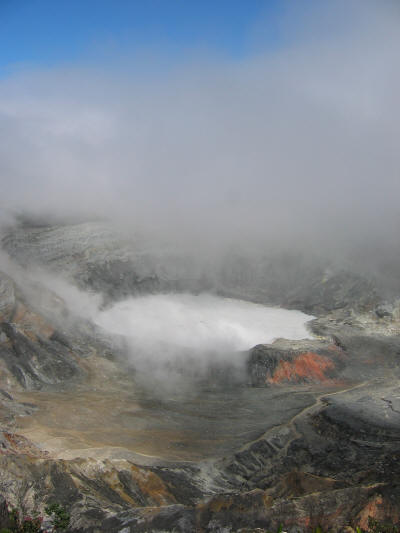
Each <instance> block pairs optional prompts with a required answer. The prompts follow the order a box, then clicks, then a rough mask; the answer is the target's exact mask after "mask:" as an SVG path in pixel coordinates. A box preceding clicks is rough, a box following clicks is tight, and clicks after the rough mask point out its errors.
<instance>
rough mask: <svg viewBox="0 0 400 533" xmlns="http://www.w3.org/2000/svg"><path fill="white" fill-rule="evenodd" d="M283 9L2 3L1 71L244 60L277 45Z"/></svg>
mask: <svg viewBox="0 0 400 533" xmlns="http://www.w3.org/2000/svg"><path fill="white" fill-rule="evenodd" d="M283 5H284V3H283V2H282V1H279V0H0V68H1V69H2V70H3V74H4V73H5V72H4V71H5V70H9V69H13V68H18V67H25V66H27V65H28V66H33V67H35V66H38V65H39V66H42V65H43V66H53V65H55V64H60V63H75V62H77V61H89V62H94V61H102V60H104V59H106V58H107V57H109V56H110V54H111V55H115V56H117V55H118V54H120V53H123V54H125V53H136V52H139V53H140V52H141V51H148V50H154V51H155V52H162V54H163V55H164V56H167V57H168V58H170V59H171V60H172V61H173V60H176V59H179V57H180V56H181V55H182V54H183V53H185V52H186V51H188V50H190V51H192V50H195V51H196V50H198V51H202V50H206V51H212V52H213V53H217V54H221V55H225V56H228V57H233V58H238V57H243V56H245V55H246V54H248V53H249V52H250V51H251V50H252V49H253V48H254V46H256V43H257V40H260V39H261V40H262V41H263V43H265V41H267V43H270V44H271V45H272V44H274V43H276V42H277V40H278V39H279V35H278V33H279V32H278V23H277V22H278V20H279V17H280V14H281V11H282V9H283ZM261 20H262V21H263V24H262V32H260V28H259V24H260V21H261ZM257 30H258V33H257ZM260 33H262V35H260Z"/></svg>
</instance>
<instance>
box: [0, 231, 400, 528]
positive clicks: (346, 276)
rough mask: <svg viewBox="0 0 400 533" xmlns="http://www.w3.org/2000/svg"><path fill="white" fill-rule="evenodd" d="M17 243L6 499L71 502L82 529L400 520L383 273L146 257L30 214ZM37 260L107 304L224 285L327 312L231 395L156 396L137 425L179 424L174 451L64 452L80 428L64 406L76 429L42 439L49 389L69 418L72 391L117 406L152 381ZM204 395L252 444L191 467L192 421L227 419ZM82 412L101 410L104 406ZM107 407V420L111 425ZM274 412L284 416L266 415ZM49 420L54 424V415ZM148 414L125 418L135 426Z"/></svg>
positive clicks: (4, 451)
mask: <svg viewBox="0 0 400 533" xmlns="http://www.w3.org/2000/svg"><path fill="white" fill-rule="evenodd" d="M3 249H4V250H5V251H6V252H7V253H8V254H9V256H10V257H11V258H12V261H13V262H11V263H10V262H6V263H5V264H6V265H7V268H6V270H7V274H5V273H1V274H0V380H1V381H0V423H1V433H0V462H1V469H0V493H1V494H2V495H3V496H4V497H5V498H6V499H7V500H8V501H10V502H11V503H12V504H13V505H16V506H18V507H19V508H21V509H23V510H24V512H31V511H32V510H34V509H37V510H43V508H44V506H45V505H46V503H48V502H51V501H56V502H58V503H61V504H62V505H64V506H65V507H66V508H67V509H68V511H69V512H70V514H71V525H70V531H75V532H78V531H79V532H82V533H83V532H93V533H94V532H95V531H107V532H122V531H123V532H124V533H128V532H130V531H132V532H133V531H135V532H136V531H185V532H191V531H204V532H205V531H227V532H228V531H250V530H254V529H255V528H261V529H265V530H267V529H271V530H273V529H274V528H276V527H277V526H278V525H279V524H281V523H282V524H283V525H284V527H285V530H286V531H292V532H294V531H308V529H309V528H312V527H316V525H318V524H320V525H322V526H323V527H324V528H330V529H332V530H334V531H341V530H343V528H344V526H345V525H348V524H352V525H358V524H359V525H361V526H362V527H365V526H366V522H367V518H368V515H372V516H375V517H377V518H378V519H382V520H389V521H392V522H394V523H399V522H400V505H399V503H398V502H399V501H400V500H399V488H398V481H397V480H398V478H399V474H400V472H399V466H398V465H399V464H400V463H399V454H400V406H399V405H398V403H399V399H398V398H399V397H400V390H399V387H398V377H399V370H400V366H399V358H400V314H399V309H398V306H397V304H396V303H395V302H394V301H393V302H389V303H385V302H383V301H382V298H380V297H379V292H378V291H377V289H376V288H375V286H374V285H373V284H372V282H371V281H369V280H364V279H363V278H362V277H360V276H359V275H356V274H354V273H348V272H346V271H344V270H342V269H339V270H331V271H329V270H327V269H326V265H322V264H318V265H317V266H314V267H312V268H311V267H310V268H307V265H306V263H304V264H302V266H301V268H299V269H298V271H295V270H293V261H290V260H287V258H286V260H285V261H283V259H282V257H278V258H270V259H268V261H267V260H263V261H262V262H261V263H257V264H256V265H255V266H254V265H253V267H252V268H248V265H247V263H246V260H245V259H243V262H242V263H243V264H242V265H241V266H240V264H239V263H238V262H236V263H235V264H230V263H229V261H227V262H226V263H222V264H219V266H218V268H217V269H215V270H213V271H208V270H207V268H206V266H205V265H194V261H193V258H190V257H189V258H184V257H182V254H177V253H171V252H168V253H167V252H165V253H161V252H160V251H159V250H157V251H154V250H149V249H146V248H144V247H143V246H142V245H140V243H139V244H138V243H135V242H133V241H132V240H131V239H127V238H126V236H124V237H121V236H120V235H118V234H117V235H116V234H115V232H114V230H111V229H110V228H109V227H108V226H107V225H106V224H104V223H98V222H96V223H85V224H79V225H67V226H61V225H59V226H46V225H39V226H34V227H33V226H32V225H26V224H23V225H20V226H18V227H14V228H10V229H8V231H7V233H6V234H5V235H4V237H3ZM10 264H11V265H15V268H14V271H13V268H11V269H10ZM17 265H19V266H17ZM32 265H35V266H36V267H38V266H40V267H41V268H45V269H46V271H47V272H53V273H56V274H57V275H63V276H66V277H67V278H68V279H70V280H74V281H75V282H76V283H77V284H78V285H79V286H80V287H81V288H85V289H86V290H87V289H90V290H91V291H92V292H97V293H99V294H100V295H101V296H102V297H103V298H104V302H106V303H107V302H109V301H116V300H118V299H121V298H123V297H125V296H127V295H128V294H135V293H137V292H146V291H152V292H157V291H160V290H171V289H173V290H179V289H185V290H193V291H198V290H201V289H202V288H207V289H208V290H214V291H215V292H219V293H222V294H228V295H232V296H238V295H240V296H242V297H245V298H247V299H249V300H254V301H261V302H266V303H274V304H280V305H282V306H287V307H294V308H299V309H304V310H307V311H308V312H312V313H313V314H314V315H315V316H316V319H315V320H314V321H313V322H312V323H311V325H310V327H311V329H312V331H313V333H314V335H315V339H314V340H308V341H287V340H284V339H279V340H277V341H275V342H274V343H272V344H270V345H258V346H256V347H254V348H253V349H252V350H251V351H250V352H249V354H243V357H245V358H246V361H247V378H246V379H245V381H244V382H243V383H235V384H234V388H233V389H232V384H230V389H229V390H228V389H226V390H225V388H224V387H225V384H222V385H221V386H222V387H223V395H222V396H221V398H222V399H223V403H215V404H213V403H212V402H211V401H210V399H209V398H210V397H209V396H205V395H203V393H201V392H200V393H199V396H198V397H196V398H195V400H193V401H192V400H191V401H190V402H189V401H188V400H187V398H186V400H185V399H183V400H179V401H177V400H176V399H174V400H173V401H172V400H171V401H170V402H169V403H168V402H166V401H161V400H160V401H159V400H157V401H156V400H153V399H151V398H150V399H149V398H148V396H146V400H145V401H146V402H148V405H149V409H148V410H140V409H139V407H140V406H139V407H135V409H136V411H135V412H136V413H139V416H137V418H135V420H136V422H135V423H137V424H139V425H140V420H142V424H143V430H141V431H149V427H150V426H149V420H150V418H153V419H154V417H158V419H159V420H161V421H163V424H164V425H163V426H162V431H161V430H160V431H159V432H158V433H155V432H153V433H151V435H150V438H151V439H160V438H161V439H165V441H163V442H165V446H166V445H167V442H170V443H173V445H174V446H175V447H176V448H175V453H176V457H177V459H175V460H173V459H171V458H167V457H166V456H165V457H162V456H161V455H160V456H157V457H148V456H145V455H144V454H142V455H140V454H136V455H135V454H134V453H132V451H129V449H128V448H129V447H126V448H124V447H123V446H122V447H116V446H114V447H113V446H108V448H106V447H104V446H102V447H101V446H98V447H96V446H94V445H92V448H90V446H91V445H90V444H88V445H87V446H86V448H85V453H81V452H82V450H78V452H77V455H76V454H75V455H74V454H73V455H74V456H73V455H71V456H65V455H64V456H63V457H64V458H61V455H60V453H59V452H58V451H57V450H58V449H59V443H60V441H61V440H62V439H64V441H65V439H67V437H68V438H70V439H73V438H75V439H76V438H77V428H76V427H70V426H69V425H68V424H69V423H70V422H69V420H72V419H73V418H71V417H70V416H66V415H65V417H64V420H65V425H66V428H65V430H64V431H63V432H61V430H60V429H57V431H55V430H54V431H55V432H54V433H53V434H51V435H50V434H49V433H48V432H49V427H50V425H49V426H46V425H45V424H44V422H43V421H42V422H40V424H41V426H40V427H39V426H37V427H36V429H35V431H36V432H34V431H31V433H29V436H30V438H28V437H27V436H24V434H23V433H24V428H25V430H26V427H27V425H26V424H25V426H24V424H23V421H24V420H31V419H32V420H33V419H35V416H36V414H37V412H38V410H42V411H43V406H45V405H46V403H45V400H44V398H50V400H46V401H51V402H54V403H57V402H59V403H60V406H61V407H60V409H59V410H57V411H54V412H57V415H56V416H57V418H58V423H59V418H60V417H62V409H63V408H64V407H63V406H64V405H67V406H69V409H71V410H72V409H75V408H78V407H77V405H75V406H74V403H73V402H68V401H67V402H66V403H65V401H64V403H62V398H64V399H65V398H71V397H73V396H76V397H77V398H78V399H79V402H81V401H82V402H87V398H89V394H90V395H92V396H90V397H93V398H95V400H94V401H95V402H97V403H98V404H99V405H100V406H103V405H108V404H107V403H104V402H106V399H107V398H108V397H109V396H110V395H111V396H110V397H112V398H113V401H114V398H116V397H117V396H118V394H119V395H123V394H125V393H124V390H125V389H124V387H128V388H129V387H137V383H136V381H135V379H136V378H135V369H134V368H132V366H131V365H130V364H128V362H127V359H126V346H125V344H124V340H123V339H121V338H117V337H113V338H109V337H108V336H107V335H105V334H104V332H102V331H100V330H99V329H98V328H96V327H95V326H94V325H93V324H91V323H90V321H88V320H85V319H84V318H82V315H81V316H75V315H74V314H73V313H71V310H70V309H69V308H68V306H67V305H66V304H65V302H63V300H62V299H61V298H60V297H59V296H57V295H56V294H54V292H52V291H51V290H49V289H48V288H46V287H45V286H44V285H43V284H42V283H41V282H40V281H37V280H36V281H35V280H32V279H31V280H29V279H28V278H27V279H25V278H24V275H23V272H24V270H23V268H25V267H27V266H29V267H30V269H31V270H32ZM279 265H280V267H281V268H278V266H279ZM18 269H22V270H18ZM21 273H22V274H21ZM285 279H286V280H287V282H286V283H285V282H284V280H285ZM114 392H115V395H116V396H115V395H113V394H114ZM147 394H148V392H147ZM218 394H219V393H218ZM240 395H242V396H240ZM235 396H237V397H238V398H242V397H243V398H245V400H244V401H246V402H249V401H250V400H249V398H250V399H251V404H248V403H246V404H245V406H246V409H247V414H246V409H244V411H243V413H241V412H240V413H239V414H238V416H237V417H236V419H235V417H234V415H233V413H230V412H229V409H228V408H227V406H228V405H230V406H234V409H235V410H238V409H239V406H238V404H237V403H235V402H234V399H235V398H234V397H235ZM124 397H126V398H128V396H124ZM27 398H29V401H28V400H27ZM57 398H58V399H57ZM240 401H241V400H240ZM102 402H103V403H102ZM143 402H144V400H143V398H142V400H141V408H142V407H143ZM179 402H181V403H179ZM204 402H210V403H209V404H208V416H209V418H210V419H212V418H213V417H215V419H216V420H217V426H221V427H222V426H223V422H222V421H223V419H226V422H225V423H226V424H227V425H226V427H230V426H232V425H234V424H238V425H237V426H235V425H234V428H237V432H238V433H243V437H242V438H241V440H240V442H239V441H234V440H231V441H229V442H232V443H233V444H232V445H231V448H227V447H225V448H224V452H223V453H222V452H221V453H216V454H211V456H210V455H206V454H205V453H204V451H201V450H200V451H199V454H200V455H199V458H197V459H195V460H194V459H191V460H190V461H189V460H186V461H185V460H183V459H182V458H183V457H184V452H185V446H186V445H187V443H186V441H185V438H186V437H184V435H185V434H186V436H187V434H188V433H187V432H188V427H189V426H190V424H191V422H190V421H191V420H196V416H199V414H200V413H202V414H201V417H202V418H201V419H200V418H198V424H199V425H201V424H205V425H201V430H202V428H203V427H211V426H210V421H208V422H202V421H201V420H206V418H207V417H206V415H205V412H203V411H201V409H200V408H199V407H198V404H201V403H203V404H204ZM266 402H270V404H268V403H267V404H266ZM274 402H275V403H276V407H274ZM139 403H140V402H139ZM239 403H240V402H239ZM47 405H48V404H47ZM113 405H114V404H113ZM211 405H214V406H215V407H213V409H215V410H219V411H222V417H221V413H219V414H218V413H217V411H215V412H213V411H212V410H211V411H210V409H211V407H210V406H211ZM224 405H225V410H226V411H223V410H224V407H223V406H224ZM248 405H251V408H250V407H247V406H248ZM278 407H279V409H281V410H279V409H278ZM82 408H83V411H82V412H83V413H84V412H85V409H86V413H93V412H94V411H90V410H89V404H88V403H86V404H85V405H83V406H82ZM101 409H102V407H100V411H99V412H98V417H99V422H98V423H99V425H101V424H102V423H103V424H104V421H105V420H108V419H107V417H106V415H105V414H104V416H103V417H102V415H101ZM231 409H232V407H231ZM263 409H266V411H263ZM274 409H276V413H277V414H276V415H275V416H276V418H275V419H270V420H272V422H270V423H267V419H268V414H267V411H271V412H272V411H273V410H274ZM190 410H192V412H189V411H190ZM125 411H126V409H125ZM47 412H48V417H49V419H50V418H51V416H53V415H52V414H51V413H52V412H53V411H52V410H50V409H48V411H47ZM256 412H258V413H260V415H259V416H258V418H254V421H252V417H253V415H254V413H256ZM193 413H194V415H193ZM264 413H265V414H264ZM283 413H285V415H284V414H283ZM77 416H81V417H82V416H85V415H82V414H79V415H77ZM90 416H92V414H90ZM131 416H132V413H131V412H128V413H126V412H125V413H124V417H121V418H119V419H118V420H121V434H122V433H123V431H124V430H125V429H124V425H125V424H126V423H127V422H126V420H127V417H128V418H129V417H131ZM135 416H136V415H135ZM218 416H219V417H220V418H218ZM190 417H194V418H190ZM264 417H265V422H264ZM246 418H248V419H249V420H246ZM21 421H22V422H21ZM50 422H51V421H50V420H49V423H50ZM244 423H246V424H247V425H246V426H244V425H243V424H244ZM36 424H37V423H36ZM179 424H182V428H180V427H178V426H179ZM207 424H208V425H207ZM252 424H253V425H252ZM59 425H60V424H59ZM88 425H89V424H88ZM160 427H161V426H160ZM178 429H179V432H180V433H179V435H180V436H179V439H175V440H174V437H173V436H172V437H171V434H172V433H173V432H174V431H175V432H177V431H178ZM181 429H182V431H181ZM222 430H223V431H222V432H221V433H218V432H217V433H215V434H214V437H213V438H214V441H213V440H212V438H211V437H209V446H211V445H214V444H213V442H215V440H216V439H217V437H215V435H217V436H218V439H219V440H221V441H223V440H224V438H223V432H224V431H225V430H224V429H223V427H222ZM19 431H20V432H19ZM26 431H27V430H26ZM112 431H113V432H115V428H114V427H113V428H112ZM185 431H186V433H185ZM46 432H47V433H48V435H47V440H46V438H45V435H46ZM168 432H169V436H168ZM38 435H39V436H40V438H39V437H37V436H38ZM49 435H50V436H49ZM81 435H83V430H82V431H81ZM35 436H36V437H37V438H36V437H35ZM34 437H35V438H34ZM50 437H51V438H50ZM89 437H90V436H89V435H88V432H87V431H86V433H85V439H86V440H87V442H90V438H89ZM196 438H197V437H196ZM187 439H188V440H187V442H189V441H190V439H189V437H187ZM192 440H193V439H192ZM226 440H227V441H228V440H229V439H228V437H226ZM67 442H72V440H71V441H68V439H67ZM234 447H236V448H235V449H233V448H234ZM159 449H160V450H162V446H160V447H159ZM215 449H219V448H218V447H216V448H215ZM201 454H203V459H202V458H201ZM149 455H150V454H149ZM179 457H181V459H179ZM0 514H1V513H0ZM3 514H4V513H3Z"/></svg>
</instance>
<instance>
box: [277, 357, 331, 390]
mask: <svg viewBox="0 0 400 533" xmlns="http://www.w3.org/2000/svg"><path fill="white" fill-rule="evenodd" d="M334 367H335V365H334V363H333V361H331V360H330V359H328V358H327V357H325V356H323V355H319V354H317V353H314V352H306V353H302V354H300V355H298V356H297V357H295V358H294V359H293V360H292V361H280V362H279V363H278V366H277V367H276V369H275V372H274V374H273V376H272V377H270V378H268V382H269V383H282V382H284V381H290V382H299V381H304V380H312V381H328V380H329V377H328V376H326V372H327V371H329V370H333V369H334Z"/></svg>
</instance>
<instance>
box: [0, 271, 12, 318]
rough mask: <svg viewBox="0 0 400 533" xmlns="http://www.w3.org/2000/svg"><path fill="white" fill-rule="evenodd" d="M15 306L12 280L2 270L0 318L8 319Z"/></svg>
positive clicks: (0, 275)
mask: <svg viewBox="0 0 400 533" xmlns="http://www.w3.org/2000/svg"><path fill="white" fill-rule="evenodd" d="M14 307H15V287H14V282H13V281H12V279H11V278H9V277H8V276H7V275H6V274H3V272H0V320H8V319H9V318H10V317H11V315H12V313H13V311H14Z"/></svg>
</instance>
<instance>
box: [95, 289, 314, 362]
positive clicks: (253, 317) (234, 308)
mask: <svg viewBox="0 0 400 533" xmlns="http://www.w3.org/2000/svg"><path fill="white" fill-rule="evenodd" d="M311 318H313V317H311V316H309V315H306V314H304V313H302V312H300V311H289V310H286V309H279V308H273V307H266V306H264V305H260V304H255V303H250V302H246V301H243V300H235V299H232V298H223V297H219V296H214V295H210V294H200V295H193V294H187V293H185V294H157V295H147V296H141V297H136V298H131V299H129V300H125V301H123V302H119V303H117V304H115V305H114V306H112V307H111V308H109V309H107V310H105V311H102V312H101V313H100V314H99V315H98V316H97V318H96V322H97V324H98V325H100V326H102V327H103V328H104V329H106V330H108V331H110V332H112V333H117V334H120V335H125V336H127V337H129V338H130V339H131V340H132V342H133V343H134V344H135V345H136V346H139V347H141V348H152V347H155V346H157V345H159V346H160V345H163V346H169V347H174V346H175V347H176V348H177V349H179V350H181V349H186V350H188V352H190V351H195V352H209V351H213V352H218V351H219V352H221V353H226V352H227V351H240V350H248V349H250V348H252V347H253V346H255V345H256V344H260V343H270V342H272V341H273V340H274V339H276V338H279V337H284V338H286V339H294V340H296V339H304V338H309V337H310V334H309V332H308V331H307V329H306V326H305V325H306V322H307V321H309V320H310V319H311Z"/></svg>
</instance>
